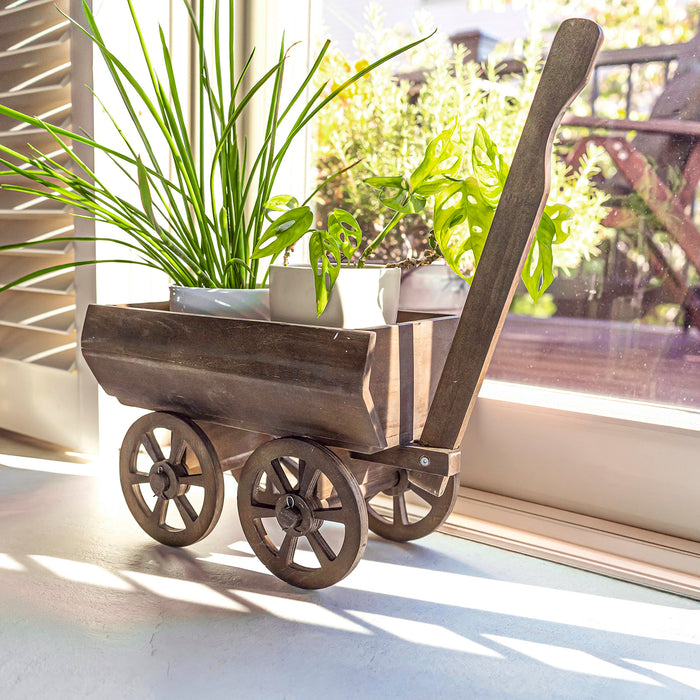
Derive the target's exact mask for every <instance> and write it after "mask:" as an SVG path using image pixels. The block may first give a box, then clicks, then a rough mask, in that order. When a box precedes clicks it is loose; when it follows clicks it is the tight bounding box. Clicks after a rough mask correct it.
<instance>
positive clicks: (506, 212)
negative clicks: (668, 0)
mask: <svg viewBox="0 0 700 700" xmlns="http://www.w3.org/2000/svg"><path fill="white" fill-rule="evenodd" d="M602 38H603V34H602V31H601V29H600V27H599V26H598V25H597V24H596V23H595V22H592V21H590V20H587V19H568V20H566V21H565V22H563V23H562V24H561V26H560V27H559V30H558V31H557V34H556V36H555V37H554V41H553V42H552V47H551V49H550V52H549V57H548V58H547V62H546V64H545V66H544V70H543V71H542V77H541V78H540V83H539V85H538V87H537V91H536V92H535V96H534V98H533V100H532V106H531V107H530V112H529V114H528V117H527V121H526V122H525V127H524V128H523V133H522V135H521V137H520V141H519V143H518V147H517V150H516V152H515V156H514V157H513V164H512V165H511V168H510V173H509V175H508V179H507V180H506V183H505V186H504V188H503V194H502V195H501V199H500V202H499V204H498V209H497V210H496V213H495V215H494V218H493V223H492V225H491V229H490V231H489V235H488V238H487V240H486V244H485V245H484V250H483V253H482V255H481V260H480V262H479V267H478V270H477V273H476V275H475V277H474V281H473V283H472V286H471V289H470V290H469V294H468V295H467V300H466V302H465V304H464V309H463V311H462V317H461V319H460V322H459V325H458V327H457V331H456V333H455V337H454V340H453V342H452V346H451V347H450V351H449V353H448V355H447V360H446V363H445V367H444V369H443V371H442V375H441V377H440V381H439V384H438V387H437V391H436V393H435V397H434V398H433V401H432V404H431V406H430V410H429V412H428V417H427V419H426V423H425V428H424V429H423V433H422V436H421V443H423V444H424V445H430V446H433V447H441V448H445V449H456V448H457V447H458V446H459V445H460V443H461V442H462V437H463V435H464V431H465V429H466V427H467V422H468V420H469V417H470V415H471V412H472V410H473V409H474V402H475V400H476V396H477V394H478V393H479V388H480V387H481V383H482V381H483V379H484V375H485V374H486V369H487V368H488V365H489V361H490V360H491V355H492V354H493V350H494V348H495V345H496V341H497V340H498V336H499V335H500V332H501V328H502V326H503V322H504V320H505V317H506V314H507V312H508V307H509V305H510V302H511V299H512V298H513V293H514V291H515V286H516V284H517V282H518V275H519V272H520V270H521V269H522V266H523V263H524V261H525V257H526V256H527V251H528V250H529V247H530V244H531V243H532V239H533V236H534V234H535V231H536V230H537V226H538V224H539V221H540V218H541V216H542V211H543V209H544V205H545V202H546V201H547V196H548V194H549V186H550V158H551V151H552V142H553V141H554V134H555V132H556V130H557V127H558V126H559V123H560V122H561V119H562V117H563V116H564V112H565V111H566V109H567V108H568V106H569V105H570V104H571V102H572V101H573V99H574V98H575V97H576V95H578V93H579V92H580V91H581V90H582V89H583V87H584V85H585V84H586V82H587V81H588V77H589V76H590V73H591V71H592V69H593V64H594V62H595V58H596V55H597V53H598V49H599V48H600V44H601V42H602Z"/></svg>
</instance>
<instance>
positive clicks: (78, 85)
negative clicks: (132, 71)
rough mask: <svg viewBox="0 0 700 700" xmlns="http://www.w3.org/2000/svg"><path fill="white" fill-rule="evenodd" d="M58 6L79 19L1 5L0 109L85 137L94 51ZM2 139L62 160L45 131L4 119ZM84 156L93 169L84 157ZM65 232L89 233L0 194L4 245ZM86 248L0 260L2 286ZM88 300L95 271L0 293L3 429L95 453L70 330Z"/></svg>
mask: <svg viewBox="0 0 700 700" xmlns="http://www.w3.org/2000/svg"><path fill="white" fill-rule="evenodd" d="M57 7H58V8H60V9H61V10H62V11H63V12H66V13H70V14H72V16H78V15H77V14H76V13H77V12H80V13H81V15H82V11H81V10H80V3H79V2H76V0H0V102H2V103H3V104H5V105H7V106H9V107H12V108H14V109H17V110H19V111H22V112H25V113H27V114H31V115H33V116H38V117H41V118H42V119H44V120H46V121H48V122H50V123H53V124H57V125H60V126H62V127H64V128H69V129H71V128H72V129H73V130H79V129H86V130H87V131H91V129H92V100H91V99H90V94H89V91H88V90H87V89H86V87H85V85H86V84H88V85H89V84H91V82H92V80H91V75H92V70H91V66H92V46H91V44H90V42H89V40H87V39H86V38H85V37H83V36H82V35H81V34H80V32H78V31H76V30H75V29H72V28H71V26H70V23H69V22H68V20H66V19H65V17H63V16H62V15H61V14H60V12H58V10H57ZM0 141H1V142H2V143H5V144H7V145H8V146H10V147H11V148H13V149H15V150H16V151H19V152H22V153H30V152H31V148H30V146H29V145H28V144H31V145H32V146H34V147H36V148H38V149H39V150H40V151H42V152H44V153H47V154H52V153H53V154H54V156H52V157H56V159H57V160H58V161H59V162H60V161H61V160H62V159H63V161H64V162H65V154H63V156H61V154H60V153H58V151H60V149H59V148H58V146H57V144H55V142H53V141H52V139H51V138H50V137H49V136H47V135H46V134H45V133H43V132H41V131H40V130H37V129H33V128H30V127H27V126H25V125H22V124H18V123H17V122H15V121H13V120H10V119H6V118H4V117H2V116H0ZM81 156H84V157H85V158H87V159H88V161H89V162H91V154H90V153H82V152H81ZM14 179H15V181H17V182H19V181H20V179H21V178H14ZM7 181H8V178H7V177H6V178H4V179H3V182H7ZM71 235H80V236H90V235H92V227H91V222H86V221H84V220H83V219H80V218H77V217H76V218H74V217H73V215H72V213H71V211H70V210H69V209H67V208H65V209H64V208H61V207H60V205H57V204H56V203H55V202H52V201H51V200H48V199H45V198H36V197H34V196H31V195H26V194H22V193H17V192H12V191H8V190H4V189H0V241H1V242H2V243H18V242H23V241H32V240H37V239H40V238H42V239H52V238H56V237H60V236H71ZM81 246H83V248H84V249H81ZM91 246H92V244H89V243H88V244H73V243H69V244H66V243H65V242H60V241H58V242H55V243H49V244H47V245H46V246H41V247H40V248H36V247H35V248H27V249H23V250H18V251H13V252H5V253H0V281H7V280H11V279H16V278H17V277H19V276H21V275H22V274H25V273H27V272H30V271H32V270H37V269H40V268H44V267H48V266H50V265H58V264H61V263H64V262H70V261H73V260H75V259H77V258H80V257H89V256H90V255H91V250H90V249H91ZM88 270H89V271H88ZM93 298H94V271H93V270H92V269H91V268H82V269H81V270H80V271H73V270H68V271H65V272H61V273H60V274H54V275H49V276H46V277H43V278H38V279H36V280H33V281H32V282H30V283H29V284H27V285H24V286H22V288H19V289H14V290H9V291H6V292H3V293H2V294H0V428H3V429H6V430H12V431H15V432H19V433H23V434H26V435H30V436H33V437H37V438H40V439H43V440H48V441H51V442H55V443H58V444H61V445H66V446H70V447H74V448H80V449H89V448H91V447H94V445H95V441H96V435H97V417H96V400H97V399H96V387H95V385H94V382H93V381H92V380H91V377H90V376H89V373H87V371H86V369H85V367H84V365H83V364H82V361H81V360H80V358H79V355H78V352H77V339H78V337H79V328H77V325H79V322H78V323H76V320H77V319H81V318H82V313H83V311H84V307H85V306H86V304H87V303H89V302H90V301H92V300H93Z"/></svg>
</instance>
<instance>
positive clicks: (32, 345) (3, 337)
mask: <svg viewBox="0 0 700 700" xmlns="http://www.w3.org/2000/svg"><path fill="white" fill-rule="evenodd" d="M75 341H76V338H75V333H70V334H67V335H63V334H57V333H39V332H37V331H35V330H33V329H27V328H11V327H2V326H0V356H2V357H5V358H8V359H10V360H19V361H22V362H26V361H27V360H29V359H31V358H34V357H36V356H38V355H43V354H46V356H45V357H42V358H38V359H35V360H33V361H34V362H35V363H38V364H41V365H44V366H56V365H57V364H58V365H59V366H61V367H64V368H69V367H70V366H71V365H72V364H73V362H74V361H75V352H76V351H75V347H73V348H72V349H67V350H61V349H62V348H64V347H65V346H68V345H71V344H73V345H74V344H75ZM56 350H60V352H58V353H55V354H54V355H53V356H52V355H49V354H48V353H51V352H53V351H56ZM58 356H60V361H59V362H56V360H57V359H59V357H58ZM68 356H70V357H68Z"/></svg>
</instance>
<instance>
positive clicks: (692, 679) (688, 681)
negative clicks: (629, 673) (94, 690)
mask: <svg viewBox="0 0 700 700" xmlns="http://www.w3.org/2000/svg"><path fill="white" fill-rule="evenodd" d="M622 660H623V661H626V662H627V663H628V664H634V665H635V666H641V667H642V668H645V669H647V670H648V671H653V672H654V673H658V674H659V675H660V676H666V678H670V679H671V680H674V681H676V682H677V683H682V684H683V685H687V686H690V687H691V688H695V690H700V671H699V670H697V669H695V668H685V667H682V666H670V665H669V664H658V663H653V662H651V661H635V660H634V659H622Z"/></svg>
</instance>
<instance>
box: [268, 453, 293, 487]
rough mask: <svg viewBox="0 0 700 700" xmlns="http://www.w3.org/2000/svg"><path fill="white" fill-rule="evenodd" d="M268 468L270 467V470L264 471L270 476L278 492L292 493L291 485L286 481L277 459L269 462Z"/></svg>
mask: <svg viewBox="0 0 700 700" xmlns="http://www.w3.org/2000/svg"><path fill="white" fill-rule="evenodd" d="M270 467H272V469H266V470H265V471H266V472H267V474H268V475H269V476H270V478H271V479H272V482H273V483H274V485H275V486H276V487H277V489H278V490H279V492H280V493H292V485H291V484H290V483H289V479H287V475H286V474H285V473H284V469H282V465H281V464H280V461H279V459H273V460H272V461H271V462H270Z"/></svg>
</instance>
